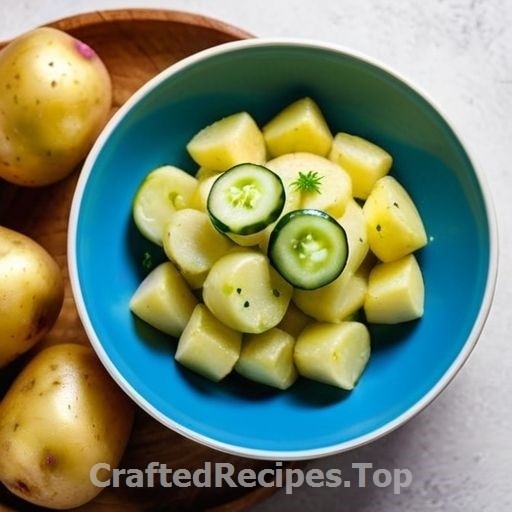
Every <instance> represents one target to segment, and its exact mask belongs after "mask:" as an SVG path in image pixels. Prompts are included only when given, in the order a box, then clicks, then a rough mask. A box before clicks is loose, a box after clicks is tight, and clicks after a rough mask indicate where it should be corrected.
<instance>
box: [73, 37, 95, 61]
mask: <svg viewBox="0 0 512 512" xmlns="http://www.w3.org/2000/svg"><path fill="white" fill-rule="evenodd" d="M75 48H76V50H77V51H78V53H79V54H80V55H81V56H82V57H84V58H85V59H93V58H94V57H95V56H96V52H95V51H94V50H93V49H92V48H91V47H90V46H89V45H88V44H86V43H84V42H83V41H79V40H78V39H75Z"/></svg>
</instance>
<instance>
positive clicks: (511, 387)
mask: <svg viewBox="0 0 512 512" xmlns="http://www.w3.org/2000/svg"><path fill="white" fill-rule="evenodd" d="M121 7H165V8H170V9H178V10H186V11H190V12H198V13H202V14H206V15H208V16H211V17H215V18H218V19H221V20H223V21H226V22H229V23H232V24H233V25H237V26H239V27H241V28H244V29H246V30H248V31H250V32H252V33H254V34H256V35H261V36H263V35H265V36H282V35H287V36H298V37H309V38H317V39H324V40H327V41H330V42H334V43H341V44H343V45H346V46H350V47H352V48H354V49H356V50H358V51H362V52H365V53H367V54H369V55H370V56H373V57H375V58H377V59H380V60H383V61H384V62H386V63H388V64H389V65H391V66H392V67H394V68H395V69H396V70H397V71H399V72H400V73H402V74H404V75H405V76H406V77H408V78H409V79H411V80H412V81H413V82H414V83H416V84H420V86H421V87H422V89H423V90H425V91H427V92H428V93H429V95H430V96H431V97H432V98H433V99H434V100H435V101H436V103H438V104H439V105H441V106H442V107H443V110H444V112H445V114H446V115H447V117H448V118H449V119H450V120H451V121H452V122H453V124H454V126H455V128H456V129H457V130H458V132H459V133H460V135H461V136H462V138H463V140H464V141H465V143H466V145H467V146H468V147H469V148H470V150H471V152H472V154H473V155H474V157H475V158H476V160H477V161H478V162H480V164H481V166H482V169H483V171H484V174H485V177H486V179H487V181H488V183H489V185H490V188H491V192H492V194H493V195H494V198H495V202H496V210H497V215H498V222H499V228H500V237H501V248H500V252H501V254H500V260H501V263H502V264H501V268H500V275H499V281H498V286H497V290H496V298H495V303H494V307H493V309H492V311H491V314H490V316H489V319H488V322H487V324H486V327H485V329H484V332H483V334H482V336H481V339H480V341H479V343H478V345H477V347H476V349H475V351H474V352H473V353H472V355H471V357H470V359H469V361H468V362H467V364H466V365H465V366H464V368H463V369H462V371H461V372H460V373H459V374H458V375H457V377H456V379H455V380H454V381H453V382H452V384H451V385H450V386H449V387H448V388H447V389H446V390H445V392H444V393H443V394H442V395H441V396H440V397H439V398H438V399H437V400H436V401H435V402H434V403H433V404H432V405H430V406H429V407H428V408H427V409H426V410H425V411H423V412H422V413H420V414H419V415H418V416H417V417H416V418H415V419H414V420H412V421H410V422H409V423H408V424H407V425H405V426H403V427H402V428H401V429H399V430H398V431H396V432H394V433H392V434H390V435H389V436H387V437H386V438H384V439H381V440H379V441H377V442H375V443H373V444H371V445H369V446H366V447H363V448H361V449H358V450H356V451H353V452H350V453H348V454H344V455H341V456H335V457H330V458H326V459H323V460H321V461H314V462H311V463H310V464H309V467H311V468H313V467H315V468H321V469H324V470H327V469H331V468H341V470H342V474H343V473H346V475H347V476H349V477H350V476H354V470H353V469H351V464H352V463H354V462H356V463H357V462H371V463H373V468H375V469H377V468H383V469H388V470H391V471H392V470H393V468H408V469H410V471H411V472H412V475H413V482H412V484H411V486H410V487H409V488H408V489H407V490H405V491H403V492H402V493H401V494H400V495H395V494H393V492H392V489H390V488H378V487H376V486H374V485H373V484H372V483H371V482H370V483H369V484H367V486H366V487H365V488H358V487H357V486H353V487H351V488H348V489H345V488H332V489H327V488H319V489H314V488H311V487H308V486H305V487H302V488H300V489H297V490H295V491H294V493H293V495H291V496H290V495H286V494H285V493H284V492H282V491H281V492H278V493H277V494H275V495H274V496H273V497H272V498H271V499H269V500H268V501H266V502H264V503H262V504H260V505H257V506H256V507H255V508H254V509H253V511H252V512H266V511H271V510H276V509H277V510H280V511H281V512H287V511H295V510H300V511H301V512H309V511H315V512H316V511H318V510H333V511H339V512H345V511H347V512H348V511H352V512H370V511H372V512H373V511H380V512H391V511H393V512H405V511H407V512H431V511H436V512H437V511H439V512H440V511H448V512H459V511H460V512H473V511H475V512H476V511H479V512H484V511H492V512H505V511H507V510H512V477H511V475H512V340H511V339H510V337H511V333H512V315H511V314H510V313H509V308H510V305H511V304H512V272H511V265H510V263H509V261H510V259H511V258H512V240H511V235H512V218H511V214H512V201H511V199H510V198H511V191H512V168H511V165H510V163H511V161H512V56H511V55H512V2H510V0H410V1H408V2H400V1H394V0H384V1H383V0H338V1H336V0H315V1H314V2H298V1H294V0H279V1H272V2H270V1H262V0H245V1H238V0H215V1H214V0H210V1H206V0H175V1H171V0H168V1H164V0H161V1H149V2H143V1H138V2H137V1H130V0H74V1H70V0H0V40H5V39H9V38H11V37H14V36H15V35H17V34H19V33H21V32H22V31H24V30H27V29H30V28H33V27H34V26H36V25H39V24H42V23H45V22H48V21H52V20H54V19H57V18H61V17H64V16H68V15H72V14H76V13H79V12H84V11H90V10H94V9H108V8H121Z"/></svg>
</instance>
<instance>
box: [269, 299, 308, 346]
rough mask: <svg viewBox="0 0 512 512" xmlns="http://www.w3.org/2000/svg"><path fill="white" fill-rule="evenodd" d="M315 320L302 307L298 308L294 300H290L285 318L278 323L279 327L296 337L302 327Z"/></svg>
mask: <svg viewBox="0 0 512 512" xmlns="http://www.w3.org/2000/svg"><path fill="white" fill-rule="evenodd" d="M313 321H314V319H313V318H312V317H310V316H308V315H306V313H304V311H302V309H300V308H298V307H297V306H296V305H295V303H294V302H293V301H290V304H289V305H288V309H287V310H286V313H285V314H284V316H283V319H282V320H281V321H280V322H279V323H278V324H277V327H279V329H281V330H282V331H285V332H287V333H288V334H291V335H292V336H293V337H294V338H296V337H297V336H298V335H299V334H300V332H301V331H302V329H304V327H306V325H308V324H309V323H311V322H313Z"/></svg>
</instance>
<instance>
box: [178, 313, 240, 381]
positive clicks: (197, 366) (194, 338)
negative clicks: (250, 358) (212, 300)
mask: <svg viewBox="0 0 512 512" xmlns="http://www.w3.org/2000/svg"><path fill="white" fill-rule="evenodd" d="M241 345H242V334H241V333H240V332H237V331H235V330H233V329H231V328H230V327H228V326H227V325H224V324H223V323H222V322H221V321H220V320H218V319H217V318H215V316H214V315H212V313H211V312H210V311H208V309H207V308H206V306H205V305H204V304H198V305H197V306H196V307H195V309H194V311H193V313H192V316H191V317H190V321H189V322H188V324H187V326H186V327H185V329H184V331H183V333H182V335H181V336H180V339H179V341H178V347H177V349H176V354H175V356H174V357H175V359H176V361H178V362H179V363H180V364H182V365H183V366H186V367H187V368H188V369H189V370H192V371H194V372H196V373H199V374H201V375H203V376H204V377H206V378H208V379H210V380H212V381H214V382H218V381H220V380H222V379H223V378H224V377H226V375H228V374H229V373H230V372H231V370H232V369H233V367H234V366H235V364H236V362H237V360H238V357H239V355H240V349H241Z"/></svg>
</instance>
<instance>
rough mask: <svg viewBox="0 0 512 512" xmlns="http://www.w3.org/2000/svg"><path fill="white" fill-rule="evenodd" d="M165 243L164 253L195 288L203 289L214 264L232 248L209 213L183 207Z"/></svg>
mask: <svg viewBox="0 0 512 512" xmlns="http://www.w3.org/2000/svg"><path fill="white" fill-rule="evenodd" d="M163 244H164V251H165V254H166V255H167V257H168V258H169V259H170V260H171V261H173V262H174V263H175V264H176V266H177V267H178V269H179V270H180V271H181V273H182V275H183V277H185V279H186V280H187V282H188V283H189V285H190V287H191V288H192V289H198V288H201V286H203V283H204V280H205V279H206V275H207V274H208V272H209V270H210V269H211V268H212V266H213V264H214V263H215V262H216V261H217V260H218V259H219V258H220V257H221V256H223V255H224V254H226V253H227V252H228V251H229V250H230V249H231V248H232V247H233V243H232V242H231V240H229V238H227V237H225V236H224V235H222V234H221V233H220V232H219V231H217V230H216V229H215V228H214V226H213V224H212V223H211V221H210V218H209V217H208V215H207V214H206V213H204V212H201V211H199V210H195V209H193V208H184V209H183V210H179V211H177V212H175V213H174V214H173V215H172V216H171V217H170V219H169V222H168V223H167V228H166V230H165V234H164V238H163Z"/></svg>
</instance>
